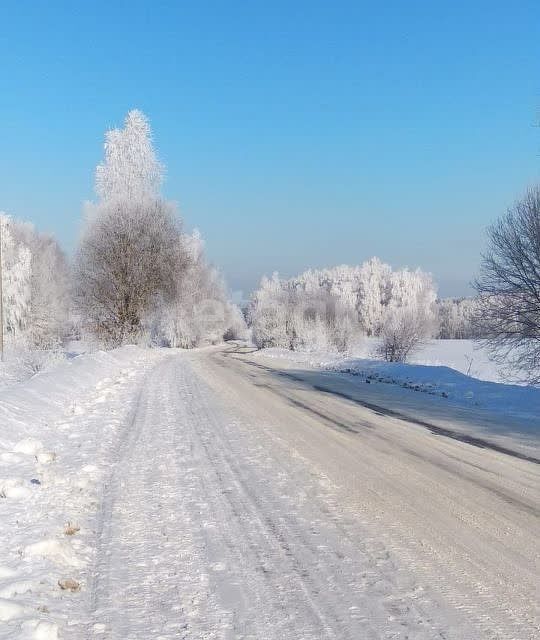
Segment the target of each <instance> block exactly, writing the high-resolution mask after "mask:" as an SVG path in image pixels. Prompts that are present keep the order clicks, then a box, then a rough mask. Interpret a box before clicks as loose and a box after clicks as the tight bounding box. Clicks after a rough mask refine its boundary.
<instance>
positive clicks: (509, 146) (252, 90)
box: [0, 0, 540, 295]
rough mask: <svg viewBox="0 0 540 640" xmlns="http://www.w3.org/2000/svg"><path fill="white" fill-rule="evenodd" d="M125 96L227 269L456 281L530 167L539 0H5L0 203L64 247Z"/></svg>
mask: <svg viewBox="0 0 540 640" xmlns="http://www.w3.org/2000/svg"><path fill="white" fill-rule="evenodd" d="M134 107H138V108H140V109H142V110H143V111H145V112H146V114H147V115H148V116H149V118H150V120H151V123H152V126H153V129H154V134H155V140H156V144H157V147H158V150H159V154H160V157H161V158H162V160H163V161H164V162H165V164H166V165H167V168H168V177H167V181H166V185H165V193H166V195H167V197H170V198H171V199H174V200H176V201H178V202H179V204H180V208H181V212H182V215H183V217H184V219H185V221H186V224H187V226H188V227H189V228H191V227H194V226H197V227H199V228H200V229H201V232H202V233H203V235H204V237H205V238H206V241H207V249H208V253H209V256H210V258H211V260H212V261H213V262H214V263H215V264H216V265H218V266H220V267H221V268H222V269H223V271H224V272H225V274H226V276H227V279H228V281H229V284H230V286H231V287H232V288H233V289H244V290H245V291H246V292H248V291H249V290H250V289H251V288H252V287H253V286H254V285H255V284H256V283H257V281H258V279H259V277H260V275H261V274H262V273H265V272H266V273H270V272H271V271H273V270H279V271H280V272H282V273H283V274H284V275H292V274H293V273H296V272H299V271H300V270H304V269H305V268H307V267H318V266H330V265H333V264H339V263H358V262H361V261H363V260H364V259H366V258H368V257H370V256H372V255H378V256H379V257H381V258H382V259H384V260H386V261H388V262H390V263H391V264H393V265H395V266H400V265H409V266H417V265H418V266H421V267H422V268H424V269H426V270H429V271H431V272H432V273H433V274H434V275H435V277H436V279H437V280H438V282H439V284H440V289H441V293H442V294H444V295H454V294H461V293H464V292H466V290H467V283H468V282H469V281H470V279H471V277H472V276H473V274H474V271H475V270H476V268H477V265H478V259H479V253H480V251H481V249H482V246H483V242H484V229H485V226H486V225H487V224H489V223H490V221H492V220H493V219H494V218H495V217H497V216H498V215H499V214H500V213H502V212H503V211H504V210H505V208H506V207H507V205H509V204H511V203H512V202H513V201H514V199H515V198H516V197H518V196H519V194H520V193H521V192H522V191H523V189H524V188H526V187H527V186H528V185H529V184H531V183H533V182H535V181H537V180H538V177H539V175H540V155H539V152H540V135H539V130H538V128H537V127H536V125H537V122H538V116H539V107H540V2H538V0H535V1H533V0H531V1H528V0H520V1H519V2H515V3H511V2H508V1H507V0H491V1H489V2H488V1H483V0H474V1H471V0H468V1H464V0H454V1H453V2H438V1H433V0H423V1H416V0H408V1H407V2H405V1H404V0H401V1H397V0H394V1H388V2H384V3H377V2H361V1H356V2H354V1H351V2H330V1H328V2H317V1H314V0H310V1H307V0H297V1H296V2H289V1H287V2H284V1H281V0H275V1H273V2H264V3H263V2H258V1H251V2H249V1H244V2H240V1H239V2H231V1H230V0H229V1H228V2H112V3H109V2H100V1H95V2H84V3H82V2H81V3H78V2H65V3H64V2H54V1H52V2H38V1H34V2H10V1H6V0H4V1H2V0H0V210H2V209H3V210H6V211H8V212H10V213H12V214H13V215H14V216H17V217H20V218H23V219H28V220H31V221H33V222H34V223H35V224H36V225H37V226H38V227H39V228H40V229H43V230H50V231H53V232H54V233H55V234H56V235H57V237H58V238H59V240H60V241H61V243H62V244H63V246H64V247H65V248H66V249H67V250H68V251H71V250H72V249H73V247H74V246H75V243H76V240H77V234H78V231H79V225H80V216H81V203H82V201H84V200H86V199H90V198H92V189H93V184H92V183H93V172H94V167H95V165H96V164H97V162H98V161H99V160H100V158H101V156H102V144H103V134H104V131H105V129H106V128H108V127H111V126H114V125H119V124H121V122H122V119H123V117H124V114H125V113H126V112H127V111H128V110H129V109H130V108H134Z"/></svg>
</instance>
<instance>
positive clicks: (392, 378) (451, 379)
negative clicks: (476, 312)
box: [257, 340, 540, 426]
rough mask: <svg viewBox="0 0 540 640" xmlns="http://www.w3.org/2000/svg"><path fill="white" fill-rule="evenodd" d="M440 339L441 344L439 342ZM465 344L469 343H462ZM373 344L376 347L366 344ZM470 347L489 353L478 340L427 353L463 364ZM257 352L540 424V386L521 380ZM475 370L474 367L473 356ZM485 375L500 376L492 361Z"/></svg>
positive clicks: (482, 355)
mask: <svg viewBox="0 0 540 640" xmlns="http://www.w3.org/2000/svg"><path fill="white" fill-rule="evenodd" d="M438 343H439V344H438ZM459 343H465V344H459ZM366 344H367V345H368V348H366V349H365V352H366V353H369V349H370V348H371V347H372V346H373V343H371V345H370V344H369V342H367V343H366ZM469 349H471V351H472V353H473V354H474V353H476V354H477V362H478V363H479V364H480V363H481V362H482V360H483V358H486V359H487V357H486V355H485V353H482V352H480V353H479V352H478V351H474V350H473V343H472V341H469V340H463V341H458V340H440V341H433V342H432V343H428V345H427V346H426V348H425V351H424V354H429V355H428V357H429V359H431V360H432V361H434V362H444V361H445V360H446V361H447V362H451V363H452V364H455V363H456V362H460V363H461V367H462V368H465V367H466V366H467V367H468V360H467V358H466V357H464V354H466V353H467V352H468V350H469ZM257 355H258V356H259V357H260V356H263V357H267V358H279V359H284V360H287V361H288V362H290V363H295V364H298V365H301V366H303V367H308V368H318V369H323V370H326V371H336V372H340V373H348V374H352V375H354V376H358V377H359V378H360V379H362V380H363V381H369V382H380V383H386V384H393V385H399V386H400V387H403V388H407V389H411V390H413V391H417V392H422V393H426V394H430V395H434V396H440V397H441V398H444V399H445V400H446V401H449V402H451V403H455V404H457V405H460V406H467V407H477V408H481V409H485V410H488V411H491V412H495V413H497V414H498V415H508V416H512V417H518V418H521V419H525V420H530V421H531V422H532V423H535V424H536V423H538V425H539V426H540V389H538V388H532V387H525V386H520V385H512V384H503V383H500V382H491V381H486V380H480V379H478V378H475V377H472V376H468V375H465V374H464V373H461V372H460V371H457V370H456V369H454V368H451V367H450V366H442V365H429V364H416V363H410V364H409V363H408V364H402V363H394V362H383V361H381V360H373V359H371V358H367V357H348V358H347V357H343V356H339V355H336V354H328V353H300V352H293V351H287V350H286V349H275V348H274V349H263V350H261V351H258V352H257ZM416 360H422V352H419V353H418V354H417V355H416ZM471 370H472V371H474V360H473V366H471ZM483 372H484V375H485V376H487V377H494V378H497V377H498V376H499V374H497V372H496V370H495V368H494V367H493V365H492V364H491V363H489V366H488V365H486V366H484V368H483Z"/></svg>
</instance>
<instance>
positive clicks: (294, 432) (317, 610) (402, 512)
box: [0, 346, 537, 640]
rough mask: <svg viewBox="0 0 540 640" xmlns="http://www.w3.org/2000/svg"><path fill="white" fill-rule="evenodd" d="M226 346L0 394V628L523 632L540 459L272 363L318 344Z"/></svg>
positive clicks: (83, 369) (71, 634) (527, 634)
mask: <svg viewBox="0 0 540 640" xmlns="http://www.w3.org/2000/svg"><path fill="white" fill-rule="evenodd" d="M248 351H249V350H248ZM237 355H238V354H237V352H236V350H235V348H234V347H231V346H226V347H223V346H222V347H215V348H214V347H211V348H207V349H200V350H193V351H190V352H182V351H180V350H159V349H158V350H141V349H139V348H136V347H123V348H121V349H118V350H115V351H112V352H108V353H105V352H96V353H89V354H84V355H79V356H77V357H75V358H73V359H71V360H69V361H66V362H64V363H63V364H59V365H58V366H56V367H55V368H54V370H51V371H48V372H44V373H40V374H38V375H36V376H34V377H33V378H32V379H31V380H29V381H27V382H24V383H20V384H18V385H15V386H12V387H11V388H9V389H5V390H3V391H2V392H0V495H2V496H3V497H1V498H0V513H1V517H0V540H2V545H1V546H0V621H1V624H0V640H8V639H10V640H12V639H15V638H16V639H21V640H56V639H57V638H70V640H79V639H80V640H83V639H84V640H86V639H87V638H92V637H103V638H109V639H111V640H112V639H114V640H127V639H128V638H133V639H135V638H147V639H148V640H150V639H151V638H154V639H158V638H159V639H162V640H172V639H173V638H185V639H186V640H187V639H189V640H194V639H195V638H208V639H210V638H216V639H217V638H221V639H223V640H225V639H226V638H230V639H232V638H240V637H243V638H246V639H247V638H260V639H261V640H263V639H264V640H293V638H294V639H296V638H305V640H318V639H319V638H322V637H333V638H363V637H366V638H367V637H374V638H376V637H381V638H382V637H385V635H386V637H390V636H392V637H395V638H401V637H405V636H406V635H407V637H411V638H415V639H416V638H418V639H420V638H422V639H424V638H425V639H430V640H431V639H434V638H441V637H447V638H449V639H450V640H464V639H465V638H471V637H475V638H476V637H478V638H481V637H495V635H496V636H497V637H498V638H501V639H504V640H510V639H511V638H517V637H519V638H520V640H525V639H526V640H529V639H530V640H532V638H533V637H535V636H534V635H533V631H532V629H533V624H534V620H533V612H532V610H531V602H532V598H531V593H532V585H533V584H535V582H534V580H535V577H536V576H535V574H534V567H532V566H530V562H529V560H528V559H529V558H530V557H532V549H533V547H534V544H535V541H536V538H535V529H534V523H533V514H534V505H533V498H532V495H533V492H534V486H535V485H534V483H535V482H537V478H536V476H535V475H534V473H533V472H535V471H536V468H535V465H533V464H532V463H531V462H528V461H526V460H523V459H518V458H516V457H511V456H508V455H502V454H500V453H497V452H493V451H489V450H487V451H486V450H484V449H481V448H477V447H471V446H468V445H464V444H463V443H462V442H459V441H457V440H451V439H448V438H444V437H441V438H433V437H432V436H431V434H429V433H428V432H427V430H426V429H423V428H421V427H418V426H417V427H415V426H412V425H408V426H404V424H403V423H400V422H399V421H398V420H396V419H395V418H388V416H385V415H384V414H382V413H380V412H379V413H377V412H374V411H373V410H371V409H370V408H366V407H362V406H356V405H354V406H353V405H352V404H350V403H348V402H347V401H345V400H343V398H341V397H340V396H339V395H335V396H330V395H329V394H325V393H322V392H321V391H320V390H317V389H316V388H315V387H310V386H309V384H303V383H301V382H298V381H296V382H294V383H291V379H290V378H288V377H286V376H282V375H280V374H281V372H282V365H283V364H284V363H285V360H284V358H285V357H288V358H294V357H296V358H304V362H302V363H300V362H294V361H293V360H291V361H290V362H289V363H288V364H290V365H291V367H296V368H297V369H298V368H299V364H301V366H302V368H304V369H305V368H308V367H309V364H308V363H309V362H311V365H312V366H316V365H317V362H319V364H320V363H321V362H322V361H323V360H325V357H324V356H322V355H321V354H301V355H298V354H290V353H288V354H285V353H281V352H279V353H274V354H272V353H267V354H266V355H274V358H273V360H272V361H273V362H275V363H276V364H277V365H278V367H277V368H276V370H273V371H270V370H268V369H267V368H265V367H258V366H257V364H256V363H257V361H258V360H261V357H260V355H256V354H255V355H254V354H248V355H247V356H246V360H245V361H243V362H242V361H240V359H236V358H237ZM263 355H264V354H263ZM249 358H251V359H252V361H253V362H252V361H250V360H249ZM365 362H368V361H365ZM378 364H379V365H380V364H381V363H378ZM341 365H342V362H341V360H340V359H339V358H337V357H335V356H334V357H331V356H328V357H326V362H325V365H324V366H325V367H327V368H331V367H335V368H337V369H339V366H341ZM401 366H403V365H401ZM416 368H419V369H421V367H419V366H417V365H413V369H414V370H415V369H416ZM276 372H279V373H276ZM311 374H313V375H315V374H316V375H317V376H319V377H320V376H332V377H333V376H334V373H333V371H324V372H320V371H311ZM396 375H397V374H396ZM452 375H459V374H456V372H454V373H453V374H452ZM335 377H340V376H335ZM342 377H345V376H342ZM347 378H348V379H349V378H350V379H351V380H354V381H355V383H356V380H357V379H359V376H356V377H351V376H347ZM486 384H487V383H486ZM363 386H364V387H367V388H369V389H371V388H372V387H376V386H378V387H380V388H384V389H394V388H395V387H396V385H383V384H380V385H377V384H376V383H375V382H374V383H373V384H371V385H369V387H368V385H363ZM495 386H499V387H500V386H504V385H495ZM518 389H521V391H527V390H526V389H524V388H518ZM399 390H400V391H402V392H403V393H409V391H408V390H404V389H401V388H399ZM411 395H416V396H418V397H424V398H428V397H429V398H435V399H437V400H439V401H441V402H442V401H444V402H447V401H449V400H450V399H443V398H441V397H440V396H433V397H432V396H430V395H429V394H411ZM426 523H429V524H428V526H426ZM479 533H481V535H479ZM471 557H472V558H474V559H475V561H474V562H471V561H470V558H471ZM509 584H511V585H512V589H510V588H509V587H508V585H509ZM486 628H488V629H493V630H494V631H493V634H495V635H492V636H490V635H489V634H488V633H487V632H485V629H486ZM490 633H491V632H490Z"/></svg>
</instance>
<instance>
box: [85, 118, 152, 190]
mask: <svg viewBox="0 0 540 640" xmlns="http://www.w3.org/2000/svg"><path fill="white" fill-rule="evenodd" d="M104 148H105V159H104V161H103V162H102V163H100V164H99V165H98V166H97V168H96V193H97V195H98V196H99V198H100V200H101V201H102V202H108V201H111V200H139V201H140V200H141V199H156V198H158V197H159V190H160V187H161V184H162V182H163V176H164V167H163V165H162V164H161V162H160V161H159V160H158V158H157V155H156V152H155V150H154V145H153V142H152V132H151V129H150V124H149V122H148V119H147V117H146V116H145V115H144V113H142V111H139V110H138V109H133V110H132V111H130V112H129V113H128V114H127V116H126V118H125V121H124V128H123V129H112V130H110V131H108V132H107V133H106V134H105V145H104Z"/></svg>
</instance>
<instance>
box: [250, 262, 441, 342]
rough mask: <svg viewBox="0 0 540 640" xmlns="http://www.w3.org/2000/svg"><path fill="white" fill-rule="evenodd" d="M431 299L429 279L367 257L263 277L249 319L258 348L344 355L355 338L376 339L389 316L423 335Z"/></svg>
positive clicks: (428, 322) (428, 326) (430, 313)
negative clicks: (408, 321)
mask: <svg viewBox="0 0 540 640" xmlns="http://www.w3.org/2000/svg"><path fill="white" fill-rule="evenodd" d="M435 298H436V294H435V288H434V285H433V281H432V280H431V277H430V276H429V275H427V274H425V273H423V272H422V271H420V270H416V271H409V270H407V269H404V270H401V271H394V272H393V271H392V269H391V268H390V266H389V265H386V264H384V263H382V262H381V261H380V260H378V259H377V258H373V259H371V260H369V261H368V262H366V263H364V264H363V265H361V266H353V267H351V266H348V265H341V266H338V267H333V268H330V269H322V270H315V269H310V270H308V271H306V272H305V273H302V274H300V275H299V276H295V277H293V278H290V279H288V280H284V279H281V278H279V276H278V275H277V274H274V275H273V276H272V278H263V279H262V281H261V285H260V287H259V289H258V290H257V291H256V292H255V293H254V295H253V297H252V301H251V305H250V310H249V320H250V323H251V326H252V330H253V340H254V342H255V344H256V345H257V346H259V347H268V346H274V347H284V348H287V349H302V350H312V349H325V350H326V349H329V350H338V351H347V350H348V349H350V348H351V346H353V345H354V344H355V342H356V341H357V340H358V337H359V335H360V333H364V334H367V335H380V333H381V331H382V330H383V327H384V325H385V322H386V324H387V325H388V324H389V322H390V320H389V318H390V316H392V318H397V317H398V316H399V315H402V316H403V315H407V317H414V318H415V320H416V329H418V332H419V333H421V335H423V336H424V335H427V334H428V333H430V332H431V330H432V328H433V326H434V323H433V320H434V315H433V303H434V301H435ZM390 310H392V313H391V314H390Z"/></svg>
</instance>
